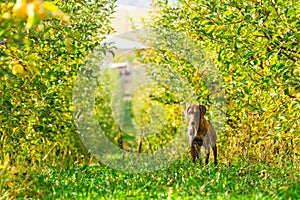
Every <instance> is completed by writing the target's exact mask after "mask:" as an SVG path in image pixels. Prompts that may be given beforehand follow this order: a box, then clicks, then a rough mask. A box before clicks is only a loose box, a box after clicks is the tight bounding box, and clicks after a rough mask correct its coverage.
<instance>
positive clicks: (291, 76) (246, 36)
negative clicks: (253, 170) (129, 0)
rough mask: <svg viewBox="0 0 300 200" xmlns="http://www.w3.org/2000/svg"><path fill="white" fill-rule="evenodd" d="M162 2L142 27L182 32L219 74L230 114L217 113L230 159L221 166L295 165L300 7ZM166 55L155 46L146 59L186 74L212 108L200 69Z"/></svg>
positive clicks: (236, 1) (234, 1) (235, 0)
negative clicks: (223, 119) (241, 161)
mask: <svg viewBox="0 0 300 200" xmlns="http://www.w3.org/2000/svg"><path fill="white" fill-rule="evenodd" d="M167 2H168V1H164V0H157V1H155V3H154V5H155V7H154V10H153V11H152V15H151V17H150V18H149V19H148V21H146V27H147V28H150V29H162V30H166V29H169V30H171V32H172V33H180V34H182V35H186V37H188V38H189V39H190V40H192V41H194V42H195V43H197V44H198V45H199V46H200V47H201V48H203V49H204V50H205V51H206V54H207V57H209V58H210V59H211V60H212V61H213V62H214V63H215V65H216V67H217V68H218V70H219V72H220V73H221V75H222V78H223V87H224V89H225V91H226V99H227V106H226V109H227V110H226V109H225V107H219V108H220V109H221V110H223V112H226V116H227V125H226V126H225V127H224V129H223V132H222V133H221V132H220V134H219V146H220V147H221V154H225V155H226V156H227V159H226V161H225V162H232V160H235V159H237V158H238V157H237V156H236V155H241V156H243V158H246V159H250V160H256V161H261V162H267V163H278V162H279V163H280V162H281V161H283V160H284V159H288V160H293V161H295V162H298V163H299V153H300V152H299V150H300V149H299V142H300V138H299V135H300V134H299V130H300V120H299V119H300V118H299V117H300V112H299V110H300V87H299V81H300V79H299V77H300V66H299V65H300V63H299V58H300V52H299V28H300V26H299V17H300V4H299V2H295V1H292V0H289V1H283V0H277V1H271V0H266V1H240V0H220V1H214V0H208V1H204V0H189V1H185V0H181V1H179V4H178V5H171V4H168V3H167ZM153 38H154V41H155V40H157V38H155V37H153ZM167 42H168V41H166V42H165V43H166V44H167ZM170 54H172V52H170V51H166V50H165V49H159V48H156V47H155V45H152V48H150V50H149V51H148V52H147V53H146V54H145V55H144V56H145V59H144V62H145V63H147V64H153V63H156V64H159V65H160V66H162V69H164V68H163V67H164V66H166V65H167V66H171V67H172V68H173V69H174V70H177V71H179V72H180V70H183V71H186V73H181V74H183V75H184V76H185V78H186V79H187V80H188V81H189V83H190V85H191V87H192V88H193V90H194V91H195V92H196V94H197V96H198V102H203V103H205V104H207V105H209V106H210V105H211V104H210V103H209V102H210V101H209V100H208V101H207V97H209V99H211V94H208V92H207V89H205V87H204V86H203V80H205V76H203V77H201V75H199V74H198V73H197V72H199V70H198V69H199V65H197V64H193V63H192V64H191V63H189V62H187V61H186V60H184V59H180V60H178V59H177V60H176V59H172V57H170V56H169V55H170ZM200 69H201V65H200ZM205 81H206V80H205ZM206 83H207V82H206ZM204 85H205V83H204ZM205 90H206V92H203V91H205ZM212 119H213V117H212Z"/></svg>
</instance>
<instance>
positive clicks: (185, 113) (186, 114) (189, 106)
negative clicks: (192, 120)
mask: <svg viewBox="0 0 300 200" xmlns="http://www.w3.org/2000/svg"><path fill="white" fill-rule="evenodd" d="M190 108H191V105H188V106H187V107H186V109H185V111H184V116H185V118H187V117H188V115H189V113H188V112H189V109H190Z"/></svg>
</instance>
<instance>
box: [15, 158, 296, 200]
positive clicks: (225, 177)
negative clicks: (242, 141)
mask: <svg viewBox="0 0 300 200" xmlns="http://www.w3.org/2000/svg"><path fill="white" fill-rule="evenodd" d="M298 170H299V169H297V166H292V165H286V166H285V167H284V168H282V167H274V166H268V165H264V164H259V163H256V164H255V163H252V164H250V163H246V162H241V163H239V164H236V165H231V166H227V165H225V164H219V165H218V166H217V167H214V166H213V165H212V164H210V165H209V166H207V167H205V166H200V165H199V164H193V163H192V162H191V161H189V160H181V161H176V162H174V163H173V164H172V165H170V166H169V167H167V168H166V169H163V170H159V171H155V172H152V173H148V174H146V173H145V174H124V173H122V172H120V171H117V170H114V169H111V168H108V167H105V166H100V165H94V166H88V165H83V166H78V167H75V168H72V169H60V168H51V167H49V168H47V169H44V170H43V172H41V173H38V174H34V175H33V176H32V177H31V178H32V179H33V180H34V182H33V183H32V187H31V189H30V190H29V191H24V192H23V194H22V193H21V194H20V195H21V196H20V197H24V196H27V197H30V196H32V197H34V198H42V199H167V198H170V199H178V198H180V199H194V198H197V199H241V198H242V199H299V198H300V195H299V191H300V181H299V180H300V179H299V171H298Z"/></svg>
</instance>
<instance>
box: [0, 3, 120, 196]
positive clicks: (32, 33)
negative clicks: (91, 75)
mask: <svg viewBox="0 0 300 200" xmlns="http://www.w3.org/2000/svg"><path fill="white" fill-rule="evenodd" d="M18 2H19V1H18ZM18 2H17V3H18ZM22 2H24V1H22ZM44 3H46V2H44ZM12 4H14V3H8V4H5V6H6V5H12ZM3 5H4V4H1V6H3ZM53 6H54V4H53ZM56 6H57V8H59V9H60V10H61V11H62V12H64V13H65V14H66V15H68V16H69V18H68V20H67V21H65V19H64V18H58V17H51V18H45V19H43V20H42V21H39V22H37V23H33V24H31V27H30V29H28V28H27V27H26V24H27V23H28V22H27V20H26V19H22V20H19V19H18V18H17V16H14V15H11V18H9V19H0V20H1V35H0V40H1V41H3V40H4V39H6V43H5V44H1V45H0V46H1V48H0V66H1V68H0V88H1V89H0V96H1V99H0V116H1V117H0V124H1V126H0V135H1V137H0V149H1V152H0V173H1V184H0V193H2V192H3V191H6V190H8V189H10V191H11V194H18V193H19V192H20V191H22V190H24V189H25V190H26V189H27V188H28V187H30V184H29V183H30V181H31V180H30V175H29V174H31V172H32V171H37V170H39V169H41V168H43V167H44V166H46V165H55V166H58V165H61V166H66V165H73V164H76V162H82V160H83V159H84V160H86V159H89V156H88V157H85V152H84V151H83V150H84V149H83V148H81V144H80V142H79V140H78V138H77V134H76V130H75V127H74V123H73V120H72V105H71V104H72V99H71V97H72V88H73V83H74V80H75V79H76V74H77V71H78V69H79V67H80V64H82V62H83V61H84V59H85V57H86V56H87V55H88V54H89V53H90V52H91V51H92V50H93V49H95V48H96V47H100V48H103V51H105V50H104V47H101V46H100V42H101V40H103V39H104V37H105V35H107V34H109V33H110V32H111V31H112V28H111V27H110V25H109V22H110V16H111V14H112V13H113V9H114V1H106V0H101V1H80V2H79V1H73V0H72V1H55V7H54V9H56ZM11 9H12V6H11V7H9V8H7V9H3V10H2V9H1V10H0V16H2V14H3V12H5V13H7V12H13V11H12V10H11ZM49 15H51V13H50V14H49ZM4 26H5V27H4ZM3 31H4V32H3ZM16 66H17V67H16ZM11 69H12V70H11ZM4 174H5V176H3V175H4ZM20 175H22V176H24V183H22V180H20V181H21V182H19V181H15V183H11V184H7V183H8V182H9V180H15V178H16V177H18V176H20ZM25 183H26V184H25ZM20 186H22V187H23V188H18V187H20Z"/></svg>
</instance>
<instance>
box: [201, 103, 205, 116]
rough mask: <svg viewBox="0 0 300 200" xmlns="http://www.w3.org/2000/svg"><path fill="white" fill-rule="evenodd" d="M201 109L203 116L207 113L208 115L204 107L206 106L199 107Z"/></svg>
mask: <svg viewBox="0 0 300 200" xmlns="http://www.w3.org/2000/svg"><path fill="white" fill-rule="evenodd" d="M199 109H200V113H201V114H202V115H205V113H206V107H205V106H204V105H201V104H200V105H199Z"/></svg>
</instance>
